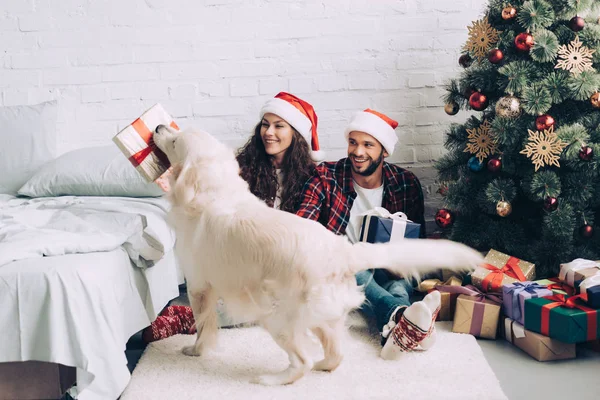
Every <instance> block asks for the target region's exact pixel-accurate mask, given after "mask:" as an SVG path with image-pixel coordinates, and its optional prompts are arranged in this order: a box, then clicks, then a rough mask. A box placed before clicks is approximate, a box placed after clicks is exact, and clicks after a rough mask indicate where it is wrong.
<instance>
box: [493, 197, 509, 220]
mask: <svg viewBox="0 0 600 400" xmlns="http://www.w3.org/2000/svg"><path fill="white" fill-rule="evenodd" d="M511 212H512V205H511V204H510V203H509V202H508V201H504V200H502V201H499V202H498V204H496V214H498V215H499V216H501V217H508V216H509V215H510V213H511Z"/></svg>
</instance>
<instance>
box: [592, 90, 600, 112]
mask: <svg viewBox="0 0 600 400" xmlns="http://www.w3.org/2000/svg"><path fill="white" fill-rule="evenodd" d="M590 103H592V107H594V108H600V92H596V93H594V94H593V95H592V97H590Z"/></svg>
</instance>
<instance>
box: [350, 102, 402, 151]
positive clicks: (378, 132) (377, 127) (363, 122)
mask: <svg viewBox="0 0 600 400" xmlns="http://www.w3.org/2000/svg"><path fill="white" fill-rule="evenodd" d="M397 126H398V122H397V121H394V120H393V119H391V118H390V117H388V116H387V115H385V114H382V113H380V112H377V111H374V110H371V109H370V108H367V109H366V110H364V111H360V112H358V113H356V114H355V115H354V117H352V120H351V121H350V123H349V124H348V126H347V127H346V130H345V131H344V135H345V136H346V140H348V137H349V136H350V132H354V131H358V132H364V133H368V134H369V135H371V136H373V137H374V138H375V139H377V140H378V141H379V143H381V145H382V146H383V148H384V149H385V151H386V152H387V153H388V156H391V155H392V153H393V152H394V148H395V147H396V143H397V142H398V136H396V131H395V130H394V129H396V127H397Z"/></svg>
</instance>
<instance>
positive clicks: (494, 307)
mask: <svg viewBox="0 0 600 400" xmlns="http://www.w3.org/2000/svg"><path fill="white" fill-rule="evenodd" d="M440 289H442V288H439V289H438V290H440ZM448 289H450V290H453V291H456V292H462V293H461V294H460V295H459V296H458V299H457V300H456V311H455V313H454V322H453V324H452V332H456V333H470V334H471V335H473V336H475V337H481V338H487V339H495V338H496V333H497V330H498V320H499V318H500V305H501V304H502V299H501V297H500V295H499V294H495V293H483V292H481V291H480V290H479V289H477V288H476V287H475V286H472V285H467V286H450V287H448V286H447V287H446V288H445V290H448ZM440 291H441V290H440Z"/></svg>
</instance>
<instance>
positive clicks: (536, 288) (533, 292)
mask: <svg viewBox="0 0 600 400" xmlns="http://www.w3.org/2000/svg"><path fill="white" fill-rule="evenodd" d="M553 294H554V293H553V292H552V290H550V289H548V288H547V287H546V286H544V285H540V284H539V283H536V282H529V281H525V282H514V283H511V284H508V285H504V286H502V309H503V310H504V315H506V316H507V317H508V318H510V319H513V320H515V321H517V322H518V323H520V324H521V325H525V300H526V299H532V298H535V297H544V296H552V295H553Z"/></svg>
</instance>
